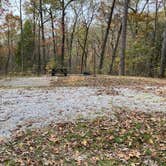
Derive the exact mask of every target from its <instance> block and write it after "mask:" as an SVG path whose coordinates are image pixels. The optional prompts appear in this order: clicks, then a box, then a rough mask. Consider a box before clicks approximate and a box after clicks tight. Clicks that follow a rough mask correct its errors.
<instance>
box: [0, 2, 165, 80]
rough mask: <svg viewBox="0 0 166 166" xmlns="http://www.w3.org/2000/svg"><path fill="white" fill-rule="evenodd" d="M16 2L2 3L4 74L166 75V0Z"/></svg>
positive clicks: (0, 29) (0, 23)
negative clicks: (64, 71)
mask: <svg viewBox="0 0 166 166" xmlns="http://www.w3.org/2000/svg"><path fill="white" fill-rule="evenodd" d="M16 1H17V0H16ZM16 1H13V0H8V1H7V0H1V2H0V4H1V6H0V74H1V75H5V74H6V75H8V74H11V75H17V74H18V73H22V74H23V73H24V74H30V75H31V74H38V75H40V74H45V73H46V72H48V71H50V70H51V69H52V68H55V67H58V68H67V69H68V71H69V72H70V73H73V74H80V73H83V72H85V71H86V72H91V73H94V74H111V75H134V76H149V77H164V76H165V68H166V2H165V0H132V1H130V0H19V1H18V2H17V10H18V11H13V10H12V6H13V5H15V3H16Z"/></svg>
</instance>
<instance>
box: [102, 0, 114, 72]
mask: <svg viewBox="0 0 166 166" xmlns="http://www.w3.org/2000/svg"><path fill="white" fill-rule="evenodd" d="M115 2H116V0H113V4H112V7H111V12H110V15H109V20H108V23H107V29H106V32H105V37H104V41H103V45H102V49H101V55H100V56H101V57H100V65H99V72H101V70H102V68H103V61H104V54H105V48H106V45H107V40H108V36H109V31H110V25H111V22H112V17H113V12H114V7H115Z"/></svg>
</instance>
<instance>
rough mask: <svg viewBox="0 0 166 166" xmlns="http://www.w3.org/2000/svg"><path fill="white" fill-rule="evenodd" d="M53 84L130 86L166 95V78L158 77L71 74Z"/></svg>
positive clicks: (67, 85) (54, 85) (55, 85)
mask: <svg viewBox="0 0 166 166" xmlns="http://www.w3.org/2000/svg"><path fill="white" fill-rule="evenodd" d="M51 85H52V86H53V87H59V86H60V87H64V86H66V87H82V86H88V87H110V86H112V87H123V88H125V87H129V88H132V89H137V90H142V91H144V92H152V93H155V94H156V95H158V96H162V97H166V79H157V78H144V77H120V76H108V75H105V76H104V75H98V76H97V77H93V76H81V75H71V76H68V77H58V79H56V80H54V79H53V80H52V82H51ZM147 87H148V88H147Z"/></svg>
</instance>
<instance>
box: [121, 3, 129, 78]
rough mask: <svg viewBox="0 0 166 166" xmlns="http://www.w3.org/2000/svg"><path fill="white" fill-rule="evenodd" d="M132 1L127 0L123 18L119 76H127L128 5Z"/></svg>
mask: <svg viewBox="0 0 166 166" xmlns="http://www.w3.org/2000/svg"><path fill="white" fill-rule="evenodd" d="M129 1H130V0H125V3H124V9H123V18H122V39H121V52H120V66H119V67H120V69H119V75H125V56H126V39H127V18H128V5H129Z"/></svg>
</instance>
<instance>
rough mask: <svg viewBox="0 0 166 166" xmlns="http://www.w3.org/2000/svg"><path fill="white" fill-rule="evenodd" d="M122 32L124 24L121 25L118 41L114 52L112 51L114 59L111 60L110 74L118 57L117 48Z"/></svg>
mask: <svg viewBox="0 0 166 166" xmlns="http://www.w3.org/2000/svg"><path fill="white" fill-rule="evenodd" d="M121 32H122V24H121V25H120V29H119V32H118V36H117V40H116V43H115V47H114V49H113V52H112V60H111V64H110V70H109V74H112V70H113V65H114V61H115V58H116V53H117V49H118V45H119V40H120V36H121Z"/></svg>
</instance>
